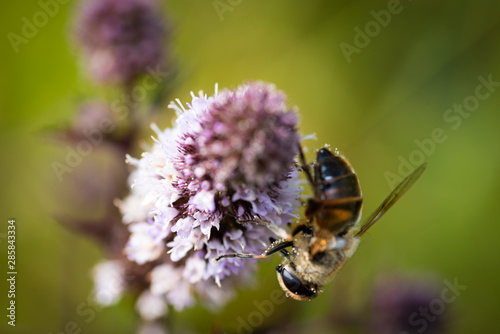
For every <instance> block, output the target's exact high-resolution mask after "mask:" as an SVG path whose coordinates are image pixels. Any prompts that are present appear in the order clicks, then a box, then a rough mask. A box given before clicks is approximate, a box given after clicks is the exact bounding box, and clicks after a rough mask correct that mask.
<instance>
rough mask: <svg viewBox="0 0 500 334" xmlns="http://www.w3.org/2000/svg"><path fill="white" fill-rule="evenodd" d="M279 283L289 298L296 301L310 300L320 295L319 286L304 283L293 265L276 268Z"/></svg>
mask: <svg viewBox="0 0 500 334" xmlns="http://www.w3.org/2000/svg"><path fill="white" fill-rule="evenodd" d="M276 272H277V274H278V282H279V283H280V285H281V288H282V289H283V290H284V291H285V292H286V295H287V297H292V298H293V299H296V300H310V299H312V298H314V297H316V296H317V295H318V286H317V285H315V284H312V283H309V282H304V281H303V280H301V279H300V278H299V276H298V275H297V273H296V271H295V270H294V269H293V268H292V266H291V265H289V264H285V265H281V264H280V265H279V266H277V267H276Z"/></svg>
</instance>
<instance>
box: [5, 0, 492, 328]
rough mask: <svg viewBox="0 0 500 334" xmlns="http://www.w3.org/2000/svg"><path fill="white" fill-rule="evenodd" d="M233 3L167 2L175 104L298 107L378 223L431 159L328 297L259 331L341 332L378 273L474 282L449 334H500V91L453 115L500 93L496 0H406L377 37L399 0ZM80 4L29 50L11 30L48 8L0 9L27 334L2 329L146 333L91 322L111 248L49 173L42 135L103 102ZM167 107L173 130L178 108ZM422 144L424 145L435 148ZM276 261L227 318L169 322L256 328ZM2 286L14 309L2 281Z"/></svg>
mask: <svg viewBox="0 0 500 334" xmlns="http://www.w3.org/2000/svg"><path fill="white" fill-rule="evenodd" d="M221 2H223V3H226V4H228V6H229V7H230V8H231V10H228V11H225V12H224V13H222V14H221V15H219V14H218V13H217V11H216V9H215V8H214V4H213V2H212V1H180V0H176V1H175V0H171V1H168V2H166V3H164V6H163V8H164V11H165V14H166V15H167V16H168V18H169V21H170V25H171V38H172V39H171V53H172V57H173V59H175V61H176V65H177V68H178V76H177V79H176V80H177V81H176V84H175V87H174V88H173V92H172V94H171V95H170V96H169V99H173V98H177V97H178V98H180V99H181V100H182V101H189V92H190V91H195V92H196V91H198V90H200V89H203V90H204V91H205V92H208V93H209V94H212V93H213V87H214V83H216V82H218V83H219V87H220V88H223V87H235V86H237V85H239V84H241V83H242V82H244V81H247V80H264V81H270V82H273V83H275V84H276V85H277V87H278V88H280V89H281V90H283V91H284V92H286V94H287V95H288V98H289V102H290V104H291V105H295V106H298V108H299V112H300V115H301V132H302V134H310V133H316V135H317V138H318V140H317V141H308V142H306V146H308V147H309V148H310V150H309V152H310V153H309V155H308V157H309V159H311V158H312V153H311V152H312V150H313V149H315V148H317V147H320V146H322V145H324V144H325V143H328V144H330V145H331V146H332V147H337V148H338V149H339V150H340V151H341V152H343V153H344V154H345V156H346V157H347V158H348V159H349V160H350V162H351V164H352V165H353V167H354V168H355V170H356V172H357V173H358V176H359V178H360V182H361V185H362V188H363V193H364V198H365V206H364V212H365V215H366V214H369V213H370V212H371V211H372V210H373V209H374V208H375V207H377V206H378V205H379V204H380V202H381V201H382V200H383V198H384V197H385V196H386V195H387V194H388V192H389V191H390V190H391V188H392V187H393V184H391V182H389V181H388V179H387V177H388V175H393V176H394V175H397V174H398V168H401V167H400V165H401V161H402V160H406V161H410V163H411V161H413V162H414V164H416V163H417V162H418V161H415V160H420V157H421V156H424V157H425V160H426V161H428V163H429V165H428V169H427V171H426V172H425V174H424V175H423V176H422V178H421V180H419V181H418V183H417V184H416V185H415V187H414V188H413V189H412V190H411V191H410V192H409V193H408V194H407V195H405V197H404V198H403V199H402V200H401V202H400V203H398V204H397V205H396V206H395V207H394V208H393V209H391V211H390V212H389V213H388V214H387V215H386V216H385V217H384V218H383V219H382V220H381V221H380V222H379V223H377V224H376V226H375V227H374V228H373V229H372V230H371V231H370V232H369V233H368V234H367V235H366V237H365V240H364V242H363V243H362V245H361V247H360V249H359V251H358V252H357V254H356V255H355V256H354V258H353V259H352V260H351V261H350V262H349V264H348V265H347V266H346V267H345V268H344V270H343V271H342V273H341V274H340V275H338V277H337V278H336V279H335V280H334V282H332V283H331V284H329V285H328V286H327V287H326V288H325V293H324V294H322V295H321V296H320V297H318V298H317V299H316V300H314V301H312V302H305V303H298V302H293V301H286V302H285V303H283V304H281V305H280V306H279V308H278V306H277V309H276V310H275V312H274V313H273V314H272V315H271V316H269V317H264V319H263V321H264V324H263V325H264V326H266V325H267V324H271V323H276V322H283V323H287V324H291V325H294V326H297V327H296V328H299V329H301V331H303V332H307V331H311V328H314V330H315V331H317V332H325V333H330V332H339V333H343V332H346V330H342V329H337V331H335V329H334V328H331V327H330V328H329V327H327V326H326V325H324V323H325V319H329V318H330V317H332V314H333V313H336V314H338V313H339V312H341V311H342V310H345V311H346V312H349V311H350V310H355V309H363V307H364V306H362V305H364V303H365V302H366V300H367V299H368V298H369V294H370V291H371V289H372V287H373V284H374V283H373V282H374V281H375V280H377V278H379V277H381V276H380V275H382V274H384V273H402V274H404V275H409V276H414V275H416V276H419V275H433V276H435V277H438V282H439V284H441V286H439V287H440V288H445V287H446V285H445V283H443V282H444V280H445V279H448V280H450V281H453V279H455V278H457V280H458V282H459V283H460V284H462V285H466V286H467V288H466V290H465V291H463V292H462V293H461V295H460V296H458V297H457V299H456V300H455V301H454V302H453V303H451V304H447V305H446V308H447V314H448V317H449V318H450V321H451V323H452V327H451V329H450V332H451V333H473V332H474V333H485V332H490V331H493V332H495V331H496V325H495V324H494V323H492V322H491V321H492V320H494V319H495V318H496V316H497V314H498V312H499V311H500V301H499V299H500V298H499V296H500V286H499V285H498V284H497V281H498V275H499V274H500V270H499V269H498V260H497V258H498V255H497V254H498V251H499V248H498V247H497V246H495V245H498V244H499V240H498V237H499V235H500V224H498V223H497V216H498V213H497V211H496V209H495V208H496V207H495V205H496V204H495V203H498V201H500V176H499V175H500V174H499V171H500V145H499V144H500V131H499V126H500V114H499V113H498V106H499V105H500V87H499V86H498V85H497V86H492V87H490V88H491V91H488V92H489V93H490V94H489V96H488V97H487V98H485V99H482V100H477V101H479V105H478V106H474V108H473V109H476V107H477V109H476V110H474V111H472V112H470V113H468V112H467V114H464V116H457V115H459V114H454V116H453V117H455V118H454V119H453V121H451V120H450V119H448V121H446V119H445V118H446V115H448V116H449V117H451V114H447V110H448V109H450V108H453V106H454V104H462V103H464V101H466V103H473V102H474V98H471V96H474V95H475V94H476V89H477V88H478V86H479V85H480V84H481V81H480V80H479V79H478V78H479V77H483V78H484V79H486V80H487V79H488V77H491V80H492V81H494V82H500V2H498V1H487V0H481V1H472V0H469V1H466V0H455V1H450V0H447V1H431V0H427V1H423V0H419V1H408V0H402V1H401V2H400V5H399V7H397V8H398V10H399V11H400V12H399V13H398V14H393V15H392V16H391V20H390V22H388V24H386V26H385V27H383V26H380V25H379V29H378V30H377V29H376V25H373V24H372V25H370V24H369V23H370V22H371V21H374V16H373V14H372V13H371V11H375V12H379V11H380V10H384V9H387V7H388V4H391V3H394V2H393V1H369V2H368V1H335V2H331V1H326V0H324V1H310V2H305V1H285V0H280V1H263V0H259V1H248V0H247V1H245V0H243V1H232V2H230V1H228V0H221ZM74 5H75V4H74V3H70V4H67V5H61V6H60V10H59V12H58V13H57V14H56V15H55V16H54V17H53V18H50V20H49V22H48V23H47V24H46V25H45V26H43V27H41V28H40V29H39V31H38V33H37V34H36V36H34V37H33V38H30V39H29V41H28V43H26V44H21V45H20V46H19V50H18V52H17V53H16V52H15V51H14V49H13V48H12V46H11V44H10V42H9V40H8V38H7V37H6V36H7V34H8V33H9V32H15V33H17V34H20V31H21V28H22V25H23V21H22V18H23V17H28V18H31V17H32V16H33V15H34V14H35V13H36V12H38V11H40V5H39V4H38V3H37V2H36V1H22V2H16V3H15V4H14V3H10V2H7V1H3V2H2V3H1V4H0V13H1V14H0V16H1V19H0V35H2V36H3V40H2V43H1V44H0V52H1V62H0V68H1V72H0V73H1V75H0V143H1V144H0V156H1V163H0V170H1V172H0V187H1V188H0V189H1V190H0V191H1V202H0V207H1V212H2V224H1V225H0V226H2V227H1V229H0V237H1V239H0V242H1V243H0V247H1V249H2V250H1V253H2V254H4V256H2V261H4V263H5V265H2V266H1V267H2V268H6V263H7V255H6V247H7V243H6V239H5V233H6V231H7V227H6V225H7V220H8V219H9V218H15V219H16V222H17V236H16V237H17V271H18V276H17V295H16V302H17V319H16V320H17V321H16V327H15V328H12V327H11V326H8V325H7V321H6V318H5V316H4V315H2V319H3V320H2V321H1V322H0V332H2V333H54V334H55V333H60V332H64V330H65V329H64V326H65V324H66V323H67V322H68V321H75V322H76V323H77V324H78V325H79V326H80V328H81V330H82V331H81V332H82V333H112V332H113V333H133V332H134V331H135V327H136V325H137V322H138V321H137V319H136V318H135V317H134V316H132V312H131V308H132V307H133V306H132V299H131V298H124V300H122V302H121V303H120V304H119V305H118V306H115V307H111V308H107V309H104V310H102V311H100V312H98V313H97V314H96V317H95V319H94V320H93V321H91V322H90V323H88V324H87V323H86V322H85V321H83V318H82V317H81V316H79V315H78V314H77V313H76V308H77V306H78V305H79V304H81V303H82V302H86V300H87V298H88V296H89V292H90V290H91V287H92V282H91V279H90V274H89V270H90V268H91V267H92V266H93V265H94V264H95V263H96V262H98V261H99V260H100V259H101V258H102V253H101V250H100V249H99V247H97V246H96V244H94V243H93V242H91V241H89V240H88V239H86V238H83V237H81V236H79V235H76V234H74V233H72V232H70V231H68V230H66V229H65V228H63V227H61V226H60V225H59V224H58V223H56V222H55V220H54V219H52V217H51V210H52V209H53V207H51V206H53V205H54V203H52V202H51V200H50V198H51V194H52V193H53V191H54V189H49V188H50V187H52V186H54V184H56V183H55V182H53V181H54V179H55V175H54V173H53V171H52V168H51V163H52V162H53V161H54V159H55V157H57V156H58V155H57V154H60V152H61V149H60V148H58V147H57V146H56V145H53V144H52V143H51V142H50V141H49V140H47V139H46V137H45V135H44V129H47V128H50V127H52V126H54V125H57V124H61V123H64V122H68V121H69V120H71V119H72V117H73V113H74V111H75V106H76V104H75V101H76V100H78V99H79V98H82V97H95V96H98V95H99V94H101V95H102V94H103V93H100V92H101V90H100V87H99V86H95V85H93V84H91V83H90V81H89V80H88V78H86V77H85V73H84V70H83V68H82V66H81V65H80V63H81V59H80V56H79V54H78V52H77V50H76V49H75V47H74V43H73V41H72V37H71V34H70V31H71V26H72V23H73V21H72V20H73V17H74V15H73V12H74V7H75V6H74ZM389 6H390V5H389ZM367 24H368V27H369V29H373V30H371V31H369V32H370V34H371V35H372V36H373V37H369V38H370V41H369V43H368V42H367V41H366V40H365V41H364V42H365V44H367V45H366V46H364V45H362V42H363V41H362V40H360V37H358V38H357V39H356V35H357V34H358V33H357V30H355V29H356V28H359V29H360V30H361V31H365V28H366V25H367ZM374 27H375V28H374ZM361 39H362V38H361ZM356 42H358V46H356ZM343 43H344V44H343ZM360 43H361V44H360ZM347 44H349V45H351V46H352V47H356V48H357V49H356V50H355V52H353V53H351V54H350V55H348V56H347V57H346V54H345V52H343V51H342V47H341V46H343V47H344V48H345V47H346V45H347ZM359 46H363V47H359ZM350 50H354V49H350ZM481 92H484V93H486V92H487V90H485V89H484V88H483V89H482V90H481ZM105 94H108V95H112V94H113V91H112V90H109V89H108V90H107V92H106V93H105ZM471 101H472V102H471ZM471 108H472V107H471ZM163 109H164V110H165V113H166V115H168V116H167V117H166V120H167V121H165V122H164V123H162V126H167V125H168V124H169V121H168V119H169V118H170V116H171V112H170V111H167V108H166V106H164V107H163ZM495 110H497V111H495ZM444 117H445V118H444ZM459 121H460V122H461V123H460V124H459V123H458V122H459ZM435 129H442V131H441V133H442V135H440V139H441V142H437V141H436V140H434V141H433V140H432V136H433V135H432V133H433V131H435ZM437 131H438V132H439V131H440V130H437ZM150 135H151V133H150V132H147V133H146V135H145V136H144V138H145V139H147V138H149V136H150ZM444 138H445V139H444ZM416 141H419V142H425V143H426V144H427V145H428V146H426V149H425V150H427V152H425V150H424V149H422V148H419V146H418V145H417V144H416ZM419 152H422V153H419ZM56 205H57V203H56ZM49 209H50V210H49ZM279 261H280V260H279V257H276V258H274V259H271V260H268V261H263V263H261V265H260V269H259V274H258V275H259V276H258V278H257V280H256V283H255V286H254V287H253V288H252V289H244V290H242V291H240V292H239V294H238V297H237V298H236V299H235V300H234V301H233V302H231V303H230V304H229V305H228V306H227V307H226V308H224V309H223V310H222V311H221V312H219V313H215V314H213V313H211V312H209V311H207V310H206V309H204V308H203V307H201V306H197V307H195V308H192V309H189V310H187V311H185V312H183V313H175V312H171V315H170V317H171V319H172V321H173V322H174V323H175V325H174V328H177V329H180V328H186V329H188V332H192V333H196V332H208V331H211V330H216V331H217V330H220V332H234V331H236V330H237V328H238V320H237V319H238V317H241V318H242V319H248V316H249V315H250V314H251V313H252V312H254V311H255V310H256V306H255V304H253V301H254V300H257V301H262V300H266V299H269V298H270V297H269V296H270V295H271V293H272V291H273V290H275V289H276V288H277V287H278V284H277V281H276V279H275V272H274V267H275V266H276V264H277V263H279ZM6 271H7V270H6V269H4V272H6ZM5 275H6V274H3V275H2V276H5ZM1 282H2V283H1V284H0V296H1V300H2V303H1V307H2V309H3V310H4V311H3V312H2V314H4V313H5V312H6V311H5V307H7V298H6V295H7V285H6V284H5V280H4V279H2V280H1ZM448 312H449V313H448ZM361 314H363V312H361ZM290 315H293V317H292V316H290ZM193 317H195V319H196V321H193V320H192V319H193ZM360 321H362V319H360ZM416 328H417V327H416ZM347 332H348V331H347ZM415 332H416V331H415Z"/></svg>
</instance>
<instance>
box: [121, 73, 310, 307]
mask: <svg viewBox="0 0 500 334" xmlns="http://www.w3.org/2000/svg"><path fill="white" fill-rule="evenodd" d="M171 106H172V107H173V108H174V109H175V110H176V111H177V113H178V118H177V120H176V122H175V125H174V127H173V128H171V129H166V130H164V131H161V130H160V129H159V128H158V127H156V126H153V129H154V130H155V132H156V134H157V138H156V139H155V143H154V144H153V146H152V147H151V148H150V149H149V150H148V151H147V152H145V153H144V154H143V155H142V158H141V159H133V158H130V157H129V158H128V161H129V163H131V164H132V165H134V166H136V170H135V171H134V172H133V173H132V175H131V178H130V183H131V186H132V192H131V194H130V196H129V197H127V198H126V199H124V200H123V201H122V202H121V203H120V209H121V212H122V214H123V217H124V223H126V224H129V227H130V228H129V229H130V231H131V233H132V235H131V238H130V240H129V244H128V246H127V248H126V253H127V256H128V258H129V259H130V260H133V261H162V262H163V264H161V265H158V266H156V267H155V269H154V270H153V272H152V275H151V292H152V293H153V294H155V295H163V296H165V298H166V300H167V302H168V303H169V304H171V305H173V306H174V307H175V308H176V309H178V310H181V309H183V308H185V307H186V306H189V305H192V304H193V302H194V299H193V292H196V293H197V294H198V295H199V296H200V297H202V298H203V299H205V300H206V301H207V302H209V303H211V304H219V305H220V304H223V303H224V302H225V301H226V300H228V299H229V298H230V297H231V296H232V289H231V286H232V285H233V284H234V282H235V281H236V280H238V281H240V282H241V281H242V279H243V278H248V277H251V275H250V271H251V270H253V268H254V267H255V266H254V263H252V261H248V260H247V261H245V260H242V259H238V258H229V259H226V260H225V261H219V262H215V261H213V258H215V257H217V256H219V255H221V254H226V253H233V252H246V253H256V254H258V253H261V252H262V251H264V249H265V248H266V245H267V243H268V240H269V237H275V236H274V235H273V234H272V233H271V232H270V231H269V229H268V228H267V227H266V226H264V225H259V224H254V223H244V222H243V221H244V220H263V221H267V222H269V223H270V224H278V225H280V224H283V223H287V222H290V221H291V220H293V219H295V218H296V215H297V212H296V211H297V208H298V205H299V200H298V197H299V195H300V192H301V188H300V183H301V181H300V180H299V177H298V172H297V170H296V168H295V160H294V159H295V155H296V151H297V147H298V144H299V135H298V133H297V131H296V126H297V115H296V113H295V111H294V110H293V109H289V108H288V107H287V105H286V99H285V96H284V94H283V93H281V92H279V91H277V90H276V89H275V87H274V86H273V85H270V84H265V83H262V82H253V83H248V84H245V85H242V86H240V87H238V88H237V89H235V90H224V91H222V92H220V93H219V94H216V95H215V96H212V97H207V96H206V95H203V94H200V96H195V95H194V94H193V100H192V102H191V104H188V105H187V108H184V106H182V105H181V104H180V103H179V104H178V105H171ZM146 223H147V224H149V229H147V228H145V226H146V225H145V224H146ZM139 224H140V227H139ZM145 234H147V237H145ZM163 246H164V247H165V250H164V252H163V255H160V254H158V253H157V252H156V251H157V250H158V249H159V247H163ZM222 284H224V289H220V288H218V287H217V285H218V286H221V285H222Z"/></svg>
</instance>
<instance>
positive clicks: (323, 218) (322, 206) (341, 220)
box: [306, 148, 362, 235]
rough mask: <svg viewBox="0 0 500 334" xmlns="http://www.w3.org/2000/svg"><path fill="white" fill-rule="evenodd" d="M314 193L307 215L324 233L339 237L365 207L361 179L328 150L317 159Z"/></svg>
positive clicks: (347, 164)
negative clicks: (327, 232)
mask: <svg viewBox="0 0 500 334" xmlns="http://www.w3.org/2000/svg"><path fill="white" fill-rule="evenodd" d="M314 192H315V194H314V199H313V200H312V202H311V203H310V205H309V207H308V208H307V211H306V214H308V213H309V215H313V216H314V218H315V221H316V224H317V225H318V227H319V228H320V229H326V230H328V231H330V232H331V233H334V234H335V235H339V234H344V233H345V232H347V230H348V229H349V228H350V227H352V226H353V225H354V224H355V223H356V222H357V220H358V218H359V216H360V214H361V206H362V196H361V188H360V186H359V181H358V177H357V176H356V174H355V173H354V171H353V169H352V167H351V165H349V163H348V162H347V160H345V159H344V158H343V157H341V156H339V155H335V154H332V153H331V152H330V151H329V150H328V149H326V148H322V149H321V150H319V151H318V155H317V158H316V164H315V166H314ZM311 218H313V217H311Z"/></svg>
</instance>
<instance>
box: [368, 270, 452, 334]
mask: <svg viewBox="0 0 500 334" xmlns="http://www.w3.org/2000/svg"><path fill="white" fill-rule="evenodd" d="M440 298H441V293H440V288H439V285H438V283H437V281H436V280H433V279H430V278H428V277H424V278H421V279H416V278H405V277H400V276H389V275H384V276H382V277H380V278H379V279H378V280H377V283H376V284H375V288H374V291H373V295H372V303H371V314H370V318H369V319H370V322H369V332H370V333H377V334H394V333H414V332H415V333H416V332H417V331H418V332H423V327H422V326H423V325H425V333H429V334H437V333H444V332H445V330H446V325H447V318H446V314H442V313H440V314H433V312H432V311H431V310H430V307H431V306H432V305H434V304H436V300H437V301H439V300H440ZM441 303H442V301H441ZM431 304H432V305H431ZM442 311H445V310H442Z"/></svg>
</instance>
